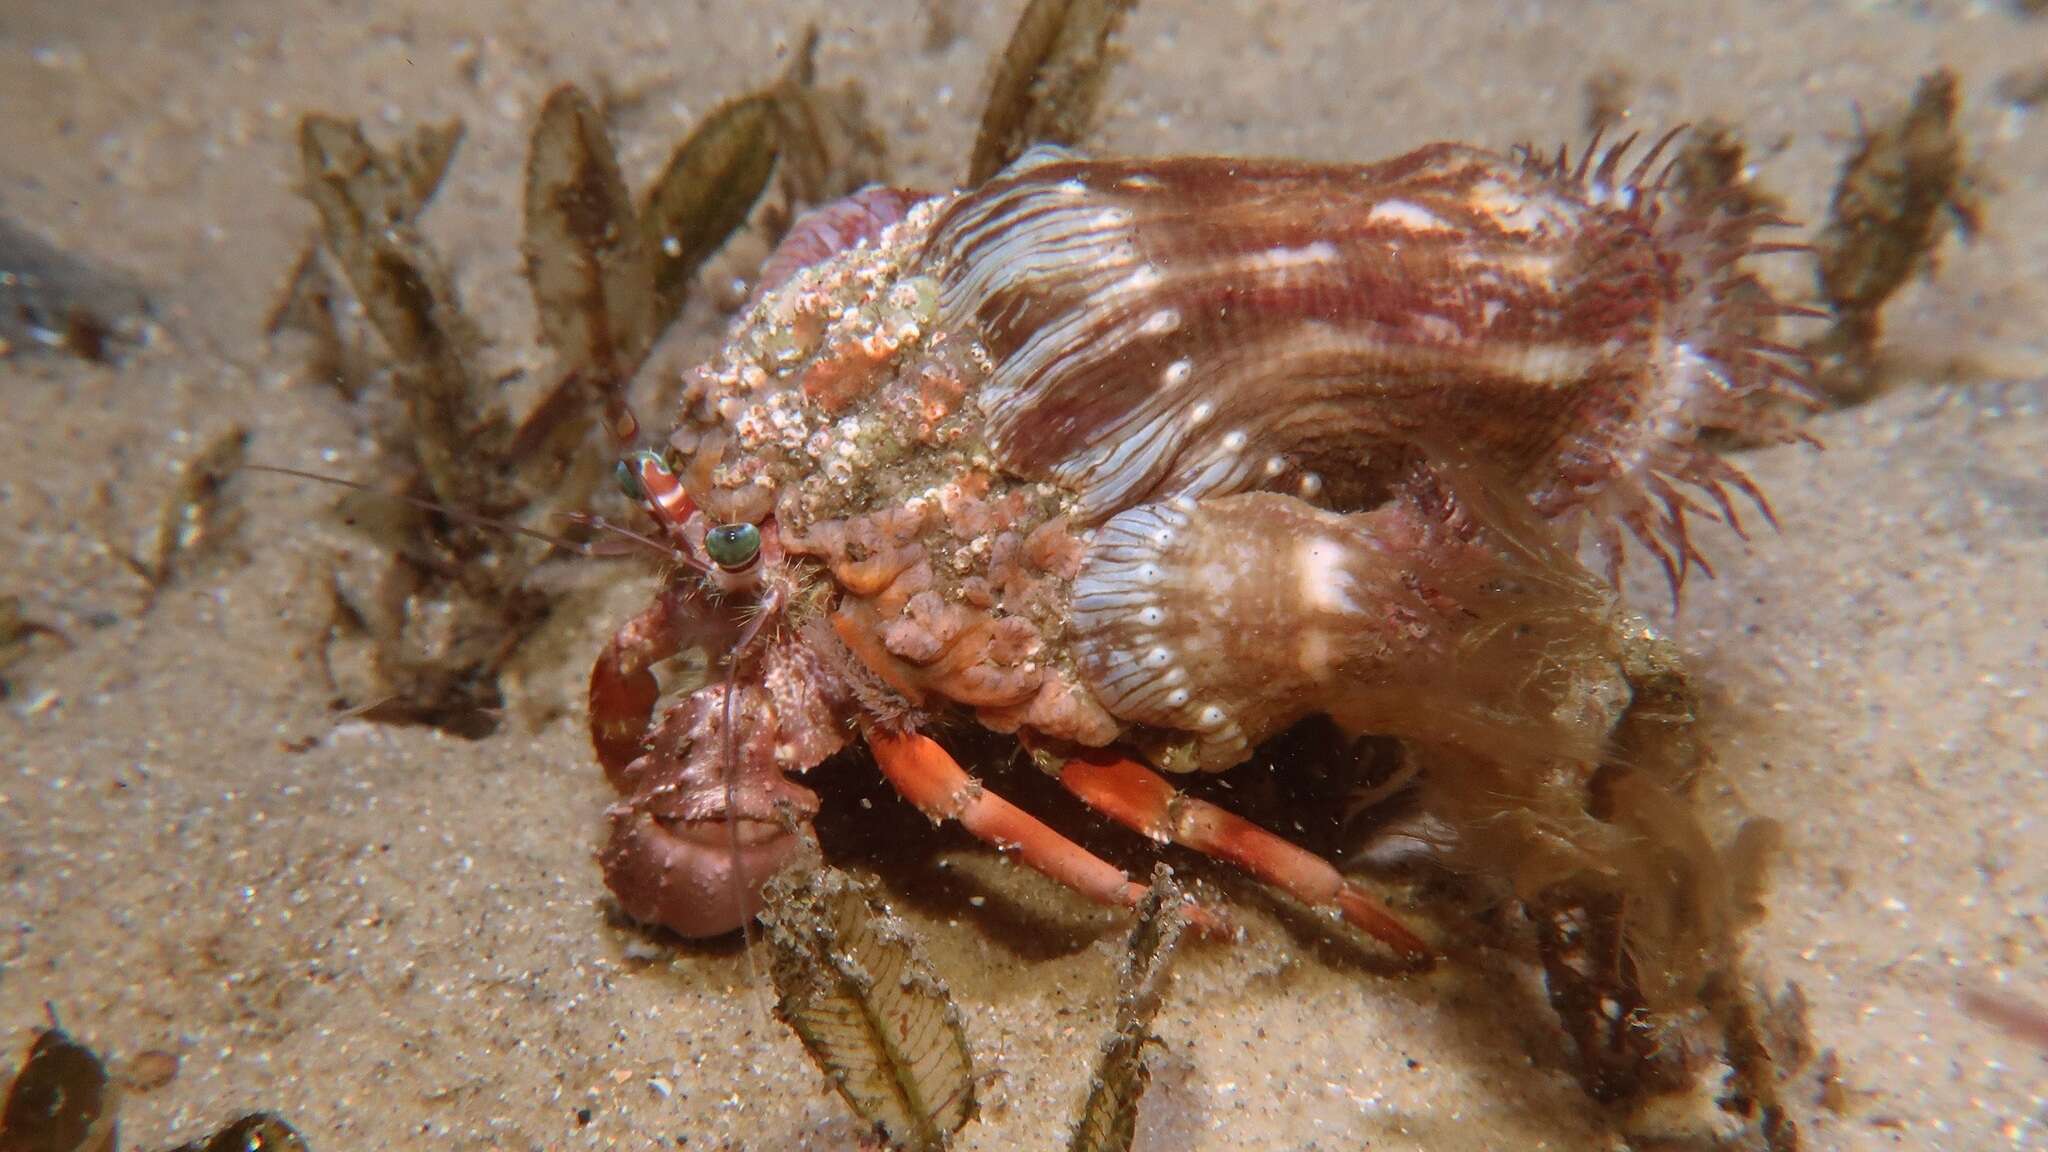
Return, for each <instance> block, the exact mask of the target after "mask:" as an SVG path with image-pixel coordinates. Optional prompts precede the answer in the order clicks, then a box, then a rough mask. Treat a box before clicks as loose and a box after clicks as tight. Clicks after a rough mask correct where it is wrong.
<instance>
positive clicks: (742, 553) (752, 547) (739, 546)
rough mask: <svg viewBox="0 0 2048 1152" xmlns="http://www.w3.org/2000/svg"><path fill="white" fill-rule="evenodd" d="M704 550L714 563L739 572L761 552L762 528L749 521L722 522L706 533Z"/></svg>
mask: <svg viewBox="0 0 2048 1152" xmlns="http://www.w3.org/2000/svg"><path fill="white" fill-rule="evenodd" d="M704 551H705V553H706V554H707V555H709V556H710V557H711V562H712V563H713V564H716V565H718V566H719V567H720V568H723V569H725V570H726V571H727V572H737V571H739V570H740V569H742V568H745V567H746V566H747V565H749V564H752V563H753V562H754V558H755V557H756V556H759V555H760V554H761V530H760V529H759V528H756V527H755V526H753V525H752V524H747V523H739V524H720V525H719V526H718V527H716V528H713V529H712V530H711V531H709V532H706V533H705V534H704Z"/></svg>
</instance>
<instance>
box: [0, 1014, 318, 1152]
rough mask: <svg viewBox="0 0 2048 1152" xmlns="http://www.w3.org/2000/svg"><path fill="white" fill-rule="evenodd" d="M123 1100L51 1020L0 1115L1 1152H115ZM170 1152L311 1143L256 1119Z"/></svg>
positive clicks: (268, 1118)
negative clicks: (2, 1151)
mask: <svg viewBox="0 0 2048 1152" xmlns="http://www.w3.org/2000/svg"><path fill="white" fill-rule="evenodd" d="M145 1055H147V1054H146V1053H145ZM160 1055H161V1054H160ZM173 1068H175V1064H173ZM168 1079H169V1077H168V1076H165V1077H163V1080H168ZM163 1080H160V1081H159V1082H158V1084H159V1085H160V1084H161V1083H162V1082H163ZM145 1090H146V1089H145ZM120 1101H121V1093H120V1084H119V1082H117V1081H116V1080H114V1079H113V1078H112V1077H110V1076H108V1075H107V1069H106V1066H105V1064H103V1063H102V1062H101V1060H100V1058H99V1056H98V1054H96V1053H95V1052H93V1050H92V1049H90V1048H88V1047H86V1046H85V1045H83V1044H80V1043H79V1042H77V1041H76V1040H73V1039H72V1038H71V1037H70V1036H69V1035H67V1034H66V1033H65V1031H64V1030H63V1029H62V1028H61V1027H59V1026H58V1025H57V1024H56V1022H55V1019H54V1015H53V1018H52V1021H51V1024H50V1026H49V1027H48V1028H44V1029H42V1030H41V1031H39V1032H37V1033H36V1039H35V1043H34V1044H32V1045H30V1047H29V1051H28V1055H27V1057H26V1058H24V1059H23V1060H22V1064H21V1071H20V1072H19V1073H18V1074H16V1076H15V1078H14V1084H13V1086H12V1087H10V1088H9V1089H8V1091H7V1102H6V1104H5V1106H4V1108H0V1150H4V1152H114V1149H115V1148H117V1147H118V1146H119V1145H118V1136H119V1128H120V1124H119V1113H120ZM170 1152H306V1142H305V1140H303V1139H302V1138H301V1137H300V1136H299V1134H298V1132H297V1131H295V1130H294V1129H293V1128H292V1126H291V1125H290V1124H287V1123H286V1122H285V1121H284V1120H283V1119H281V1118H279V1117H278V1116H276V1115H273V1114H272V1113H269V1112H251V1113H249V1114H248V1115H246V1116H243V1117H241V1118H239V1119H237V1120H235V1121H233V1122H232V1123H229V1124H228V1125H226V1126H225V1127H223V1128H221V1129H220V1130H219V1131H217V1132H215V1133H214V1134H213V1135H211V1136H207V1137H205V1138H203V1139H199V1140H194V1141H192V1142H190V1143H187V1144H180V1145H178V1146H177V1147H176V1148H173V1149H171V1150H170Z"/></svg>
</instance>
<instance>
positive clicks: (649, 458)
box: [612, 448, 668, 504]
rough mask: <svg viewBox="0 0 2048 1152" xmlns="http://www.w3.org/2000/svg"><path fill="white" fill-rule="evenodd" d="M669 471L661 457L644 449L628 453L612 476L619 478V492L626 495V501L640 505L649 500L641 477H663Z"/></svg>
mask: <svg viewBox="0 0 2048 1152" xmlns="http://www.w3.org/2000/svg"><path fill="white" fill-rule="evenodd" d="M667 471H668V465H666V464H664V463H662V462H661V457H660V456H659V455H657V454H656V453H653V452H649V451H648V450H647V449H645V448H642V449H641V450H639V451H638V452H628V453H627V454H626V455H625V457H624V458H623V459H621V460H620V461H619V466H618V469H617V470H616V471H614V472H613V473H612V474H613V475H614V476H617V477H618V480H619V491H621V492H624V493H625V494H626V499H628V500H631V501H633V502H634V503H636V504H638V503H642V502H644V501H645V500H646V499H647V485H646V484H645V483H644V482H643V481H642V480H641V479H640V477H641V476H642V475H643V474H647V473H652V474H654V475H661V474H663V473H666V472H667Z"/></svg>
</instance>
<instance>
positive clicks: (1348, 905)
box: [1060, 751, 1432, 960]
mask: <svg viewBox="0 0 2048 1152" xmlns="http://www.w3.org/2000/svg"><path fill="white" fill-rule="evenodd" d="M1060 783H1062V784H1064V785H1066V786H1067V790H1068V791H1070V792H1072V793H1073V794H1074V795H1076V796H1079V797H1080V798H1081V799H1082V801H1083V802H1085V803H1086V804H1087V805H1088V806H1089V807H1091V808H1093V809H1095V810H1096V811H1098V812H1100V813H1102V814H1103V815H1105V816H1107V817H1109V818H1110V819H1112V820H1115V821H1116V822H1117V823H1119V824H1122V825H1123V826H1124V827H1126V828H1129V829H1131V830H1132V831H1135V832H1138V833H1141V834H1143V835H1145V836H1149V837H1151V838H1152V839H1154V840H1157V841H1159V842H1160V843H1166V842H1168V841H1171V842H1173V843H1175V844H1179V845H1182V846H1184V847H1187V848H1192V849H1194V850H1195V851H1197V852H1200V853H1202V854H1204V855H1207V856H1214V857H1216V858H1218V859H1221V860H1228V861H1229V862H1230V863H1232V864H1235V865H1237V866H1238V867H1239V868H1242V869H1244V870H1245V871H1247V872H1249V873H1251V874H1252V875H1254V876H1256V877H1258V878H1259V879H1261V880H1263V881H1265V882H1266V883H1268V884H1271V885H1273V886H1274V887H1277V888H1279V889H1281V890H1282V891H1285V892H1286V893H1287V894H1288V895H1290V896H1292V897H1294V898H1295V899H1297V900H1300V901H1302V902H1303V903H1305V904H1309V905H1312V906H1316V907H1334V908H1336V909H1337V911H1338V912H1339V913H1341V914H1342V915H1343V917H1344V919H1346V920H1348V921H1350V922H1351V923H1352V924H1354V925H1356V926H1357V927H1358V928H1360V929H1362V930H1363V931H1365V932H1368V933H1370V934H1371V935H1372V936H1373V938H1374V939H1376V940H1379V941H1380V942H1381V943H1384V944H1386V945H1387V946H1388V947H1390V948H1392V949H1394V950H1395V951H1397V952H1400V953H1401V954H1403V955H1404V956H1406V957H1408V958H1410V959H1414V960H1421V959H1425V958H1427V957H1429V956H1430V955H1431V954H1432V950H1431V949H1430V947H1429V945H1427V944H1425V943H1423V941H1422V938H1421V937H1419V936H1417V935H1415V933H1413V932H1411V931H1409V929H1408V927H1407V926H1406V925H1404V924H1402V923H1401V922H1400V921H1399V920H1397V919H1395V917H1394V914H1393V913H1392V912H1390V911H1388V910H1387V907H1386V905H1384V904H1382V903H1380V901H1379V899H1378V898H1377V897H1375V896H1373V895H1372V894H1371V893H1370V892H1367V891H1366V890H1365V889H1363V888H1361V887H1359V886H1358V885H1357V884H1354V883H1352V882H1351V881H1349V880H1346V879H1345V878H1344V877H1343V875H1342V874H1341V873H1339V872H1338V871H1337V870H1336V869H1335V868H1333V867H1331V866H1330V864H1329V862H1327V861H1325V860H1323V859H1322V858H1321V857H1319V856H1316V855H1314V854H1313V853H1310V852H1308V851H1307V850H1305V849H1302V848H1299V847H1296V846H1295V845H1293V844H1290V843H1288V842H1287V841H1285V840H1283V839H1281V838H1280V837H1278V836H1275V835H1273V834H1272V833H1271V832H1268V831H1266V830H1265V829H1264V828H1261V827H1259V826H1258V825H1256V824H1253V823H1252V822H1251V821H1249V820H1246V819H1244V818H1243V817H1241V816H1237V815H1233V814H1232V813H1230V812H1227V811H1225V810H1223V809H1221V808H1218V807H1217V806H1216V805H1214V804H1211V803H1209V802H1208V801H1206V800H1197V799H1195V798H1194V797H1191V796H1184V795H1182V794H1181V793H1180V790H1179V789H1177V788H1175V787H1174V786H1173V785H1171V784H1169V783H1167V782H1166V780H1165V778H1164V777H1161V776H1160V775H1159V774H1158V773H1156V772H1154V771H1152V770H1151V769H1150V768H1147V767H1145V766H1144V765H1143V764H1139V763H1137V762H1136V761H1134V760H1129V759H1126V758H1124V757H1122V756H1118V755H1116V754H1115V753H1112V752H1108V751H1099V752H1090V753H1088V754H1086V755H1083V756H1078V757H1075V758H1074V759H1071V760H1068V761H1067V763H1066V767H1064V768H1062V769H1061V770H1060Z"/></svg>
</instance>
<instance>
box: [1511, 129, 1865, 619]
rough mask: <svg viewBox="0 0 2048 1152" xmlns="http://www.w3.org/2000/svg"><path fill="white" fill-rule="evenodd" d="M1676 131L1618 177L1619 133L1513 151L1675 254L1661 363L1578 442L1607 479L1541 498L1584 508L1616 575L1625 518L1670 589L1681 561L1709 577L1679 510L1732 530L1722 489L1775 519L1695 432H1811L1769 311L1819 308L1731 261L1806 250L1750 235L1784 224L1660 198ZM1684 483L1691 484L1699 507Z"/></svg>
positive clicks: (1743, 209) (1708, 199)
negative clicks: (1552, 154)
mask: <svg viewBox="0 0 2048 1152" xmlns="http://www.w3.org/2000/svg"><path fill="white" fill-rule="evenodd" d="M1683 131H1684V130H1683V129H1679V130H1674V131H1673V132H1670V133H1667V134H1666V135H1664V136H1663V137H1662V138H1660V139H1659V140H1658V141H1657V142H1656V143H1655V144H1654V145H1653V146H1652V147H1651V149H1650V150H1649V151H1648V152H1647V153H1646V154H1645V155H1644V156H1643V157H1642V159H1640V160H1638V161H1637V162H1636V164H1635V165H1634V166H1633V167H1632V168H1630V169H1629V171H1628V174H1627V175H1626V177H1624V178H1622V179H1621V180H1620V181H1619V182H1618V183H1617V182H1616V181H1615V174H1616V173H1618V172H1620V171H1621V166H1622V163H1623V160H1624V158H1625V156H1626V154H1627V152H1628V151H1629V149H1630V146H1631V145H1632V144H1633V143H1634V142H1635V137H1633V136H1631V137H1629V138H1628V139H1625V140H1623V141H1621V142H1619V143H1617V144H1615V145H1613V146H1611V147H1608V148H1606V149H1604V150H1603V149H1602V148H1601V147H1600V145H1599V141H1598V138H1597V137H1596V138H1595V140H1594V141H1593V143H1592V144H1590V145H1589V146H1588V147H1587V148H1586V150H1585V151H1584V152H1583V153H1582V154H1581V155H1580V156H1579V158H1578V160H1577V162H1576V163H1575V164H1573V163H1570V162H1569V159H1568V152H1564V151H1561V152H1560V153H1559V158H1558V159H1557V160H1555V161H1545V160H1541V159H1538V158H1536V154H1535V153H1533V152H1532V151H1529V150H1526V149H1525V150H1523V152H1522V154H1521V155H1522V158H1523V162H1524V163H1525V164H1526V165H1528V166H1529V168H1530V169H1531V170H1532V171H1536V172H1540V173H1542V174H1543V175H1545V176H1547V177H1549V178H1550V179H1553V180H1557V181H1561V182H1564V183H1566V184H1568V185H1569V186H1571V187H1572V189H1573V190H1574V191H1576V192H1577V193H1578V194H1580V195H1583V196H1585V197H1587V198H1588V199H1589V200H1591V201H1593V202H1595V203H1600V204H1603V205H1606V206H1608V207H1610V208H1618V209H1620V210H1622V211H1624V212H1626V213H1628V214H1630V215H1631V216H1633V217H1634V218H1635V220H1636V221H1637V223H1638V224H1639V225H1640V226H1641V227H1643V228H1646V229H1647V230H1648V231H1649V233H1650V235H1651V236H1652V237H1653V238H1654V240H1655V242H1656V243H1658V245H1659V246H1660V247H1662V248H1664V249H1666V250H1667V251H1668V252H1669V253H1670V255H1672V256H1674V257H1675V258H1676V262H1677V271H1676V272H1675V274H1674V275H1672V276H1671V277H1670V279H1669V281H1668V283H1669V284H1670V285H1671V286H1672V295H1671V297H1670V298H1669V299H1668V300H1667V302H1666V303H1667V307H1666V309H1665V313H1664V321H1663V323H1662V324H1661V325H1660V329H1661V330H1660V331H1659V333H1658V337H1659V340H1660V342H1661V343H1662V345H1663V346H1664V357H1665V358H1664V362H1663V363H1661V364H1658V365H1656V366H1655V367H1654V368H1653V369H1652V371H1650V372H1649V373H1647V379H1646V380H1645V381H1644V388H1643V389H1642V392H1643V393H1644V394H1643V395H1641V396H1639V397H1637V398H1636V403H1635V404H1634V405H1633V406H1632V407H1631V408H1630V409H1629V410H1627V411H1624V412H1617V413H1615V414H1614V417H1613V418H1611V419H1608V420H1606V421H1604V422H1596V426H1595V427H1592V428H1589V429H1588V431H1587V432H1586V433H1585V434H1584V436H1583V438H1582V441H1581V444H1580V445H1579V453H1580V455H1581V456H1582V457H1588V458H1592V459H1597V460H1603V461H1604V462H1605V463H1606V465H1607V467H1606V469H1604V470H1605V471H1607V472H1608V475H1606V476H1597V475H1596V476H1590V477H1581V478H1579V479H1578V480H1577V482H1576V483H1575V484H1574V485H1573V488H1572V490H1571V491H1570V492H1569V493H1566V492H1563V491H1558V492H1552V493H1549V494H1548V496H1549V497H1550V502H1551V504H1552V506H1553V508H1554V509H1556V510H1558V511H1563V510H1565V508H1566V507H1568V506H1571V505H1576V506H1578V507H1579V508H1582V509H1583V510H1584V513H1585V514H1586V515H1589V516H1590V517H1592V519H1593V520H1594V521H1595V525H1596V526H1595V529H1594V534H1595V539H1596V540H1597V541H1598V542H1599V543H1600V544H1601V546H1602V548H1603V550H1605V551H1606V552H1607V554H1608V563H1609V569H1610V576H1612V577H1615V578H1618V576H1619V568H1620V563H1621V548H1622V533H1621V531H1620V530H1619V529H1624V528H1625V529H1626V530H1627V535H1628V536H1629V537H1631V538H1633V539H1634V540H1635V541H1636V543H1637V544H1638V546H1640V547H1641V548H1643V549H1644V550H1645V551H1646V552H1648V553H1649V554H1650V555H1651V556H1652V557H1654V558H1655V559H1656V560H1657V562H1658V564H1659V565H1660V566H1661V567H1662V568H1663V569H1664V572H1665V575H1666V578H1667V579H1668V580H1669V582H1670V584H1671V588H1672V594H1673V597H1674V599H1675V598H1676V597H1677V595H1678V594H1679V591H1680V589H1681V588H1682V587H1683V585H1684V582H1685V578H1686V576H1687V575H1688V574H1689V573H1690V572H1691V571H1692V570H1693V569H1694V568H1697V569H1699V570H1700V571H1702V572H1705V573H1706V574H1707V575H1708V576H1710V577H1711V576H1712V574H1713V570H1712V568H1711V567H1710V566H1709V565H1708V564H1707V562H1706V559H1705V557H1704V556H1703V555H1702V554H1701V553H1700V551H1699V549H1698V547H1697V546H1696V545H1695V543H1694V539H1693V533H1692V530H1691V524H1690V523H1689V518H1698V519H1706V520H1717V521H1720V522H1722V523H1724V524H1726V525H1728V527H1729V528H1730V530H1732V531H1733V532H1734V533H1735V534H1736V535H1737V536H1738V537H1743V538H1745V539H1746V533H1745V531H1744V529H1743V526H1742V521H1741V519H1740V517H1739V516H1738V515H1737V514H1736V510H1735V504H1734V501H1733V499H1732V498H1731V496H1730V490H1731V489H1732V490H1733V491H1734V492H1739V493H1741V494H1742V496H1743V497H1744V498H1746V499H1747V500H1748V501H1749V502H1750V503H1752V504H1754V505H1755V507H1756V509H1757V511H1758V512H1759V513H1760V514H1761V515H1762V516H1763V518H1764V520H1765V521H1766V522H1767V523H1769V524H1771V525H1772V526H1773V527H1775V526H1776V524H1777V519H1776V516H1775V515H1774V514H1773V512H1772V510H1771V507H1770V504H1769V502H1768V501H1767V500H1766V499H1765V497H1764V495H1763V493H1762V492H1761V491H1760V490H1759V489H1758V488H1757V486H1756V485H1755V484H1754V483H1753V482H1751V480H1750V479H1749V477H1748V476H1747V475H1745V474H1744V473H1743V472H1742V471H1741V470H1740V469H1739V468H1737V467H1735V466H1734V465H1733V464H1730V463H1729V462H1727V461H1726V460H1724V459H1722V458H1721V457H1720V456H1719V455H1717V454H1716V453H1715V452H1714V450H1713V449H1712V448H1710V447H1708V446H1707V445H1706V444H1703V443H1702V436H1703V435H1707V434H1712V435H1718V436H1726V437H1731V438H1733V439H1735V440H1738V441H1741V442H1747V443H1764V444H1772V443H1784V442H1790V441H1801V440H1804V441H1807V442H1811V438H1810V437H1807V436H1806V435H1805V434H1804V433H1802V432H1801V431H1800V430H1799V428H1798V427H1797V426H1796V424H1795V423H1794V422H1793V419H1792V416H1791V414H1790V412H1788V409H1799V408H1811V407H1813V406H1814V405H1815V399H1814V393H1813V391H1812V378H1813V372H1814V365H1813V361H1812V358H1811V357H1810V356H1809V355H1807V354H1806V353H1805V352H1804V351H1802V350H1801V349H1799V348H1796V347H1793V346H1791V345H1789V344H1785V343H1782V342H1780V341H1779V340H1777V339H1776V338H1775V337H1776V332H1775V329H1776V325H1777V321H1778V319H1779V318H1781V317H1799V318H1817V317H1822V316H1824V315H1825V313H1822V312H1820V311H1819V310H1817V309H1814V308H1811V307H1807V306H1804V305H1799V304H1791V303H1786V302H1783V301H1780V300H1778V299H1776V298H1775V297H1773V296H1772V295H1771V294H1770V292H1769V290H1768V289H1766V288H1765V287H1764V285H1763V284H1762V283H1761V282H1760V281H1759V280H1758V279H1757V278H1756V277H1755V276H1753V275H1751V274H1750V273H1749V272H1748V271H1746V270H1745V264H1746V262H1747V261H1748V260H1749V259H1750V258H1751V257H1756V256H1771V255H1780V254H1804V253H1806V252H1808V251H1810V248H1809V247H1808V246H1807V245H1804V244H1798V243H1787V242H1776V241H1763V240H1759V239H1758V238H1757V234H1758V232H1759V231H1761V230H1764V229H1768V228H1781V227H1787V226H1789V225H1790V222H1789V221H1786V220H1784V219H1783V218H1781V217H1778V216H1775V215H1772V214H1769V213H1763V212H1757V211H1754V210H1752V209H1751V208H1749V207H1748V206H1747V205H1745V204H1744V203H1743V202H1742V201H1741V199H1740V198H1739V197H1736V196H1733V195H1728V194H1719V195H1715V194H1710V195H1706V196H1694V197H1691V198H1682V197H1678V196H1674V195H1668V194H1665V192H1664V185H1665V183H1666V181H1667V179H1668V178H1669V173H1670V170H1671V164H1673V163H1675V160H1674V161H1667V162H1665V164H1664V166H1663V167H1662V168H1661V169H1660V168H1659V167H1658V160H1659V159H1660V158H1661V157H1662V155H1663V153H1664V152H1665V151H1666V150H1667V148H1668V147H1669V145H1670V144H1671V143H1672V142H1673V141H1674V140H1675V139H1676V138H1677V137H1678V136H1679V135H1680V134H1681V133H1682V132H1683ZM1653 171H1655V172H1656V173H1657V175H1656V177H1655V179H1654V180H1652V179H1651V178H1650V174H1651V173H1652V172H1653ZM1589 481H1590V482H1589ZM1688 490H1694V491H1697V492H1698V493H1700V494H1701V495H1702V496H1703V497H1704V498H1705V500H1706V503H1704V504H1703V503H1701V502H1700V501H1699V500H1696V499H1694V498H1693V497H1692V496H1691V495H1689V494H1688ZM1539 502H1540V501H1539Z"/></svg>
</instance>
